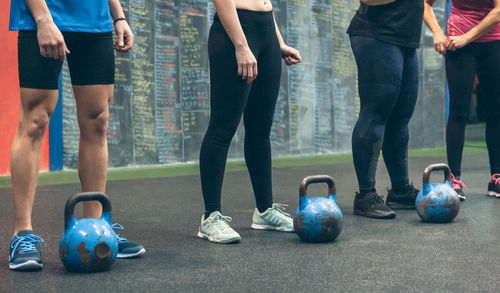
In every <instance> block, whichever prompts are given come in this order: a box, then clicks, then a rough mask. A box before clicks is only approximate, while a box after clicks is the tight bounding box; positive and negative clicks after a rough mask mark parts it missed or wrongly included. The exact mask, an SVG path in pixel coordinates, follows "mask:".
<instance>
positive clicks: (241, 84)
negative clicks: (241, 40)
mask: <svg viewBox="0 0 500 293" xmlns="http://www.w3.org/2000/svg"><path fill="white" fill-rule="evenodd" d="M238 17H239V19H240V23H241V26H242V27H243V31H244V33H245V36H246V39H247V42H248V45H249V47H250V49H251V50H252V53H253V54H254V56H255V58H256V59H257V66H258V76H257V78H256V79H255V80H254V81H253V83H251V84H248V83H247V81H246V80H242V79H241V77H240V76H238V74H237V73H238V65H237V62H236V56H235V48H234V46H233V43H232V42H231V40H230V39H229V37H228V35H227V34H226V32H225V30H224V28H223V27H222V25H221V23H220V20H219V19H218V17H217V15H216V16H215V18H214V23H213V25H212V27H211V28H210V34H209V38H208V54H209V58H210V124H209V125H208V129H207V132H206V134H205V138H204V139H203V143H202V146H201V151H200V175H201V187H202V192H203V199H204V201H205V213H206V214H209V213H211V212H214V211H220V210H221V203H220V202H221V189H222V180H223V178H224V169H225V166H226V160H227V151H228V148H229V145H230V143H231V139H232V138H233V136H234V133H235V132H236V129H237V128H238V124H239V122H240V120H241V116H242V115H243V121H244V125H245V161H246V164H247V168H248V171H249V173H250V179H251V181H252V186H253V191H254V194H255V201H256V203H257V208H258V209H259V210H260V211H261V212H262V211H265V210H266V209H267V208H269V207H271V206H272V202H273V199H272V197H273V196H272V184H271V144H270V140H269V135H270V132H271V125H272V123H273V115H274V109H275V106H276V100H277V97H278V91H279V85H280V75H281V56H280V55H281V53H280V47H279V42H278V39H277V36H276V30H275V27H274V19H273V15H272V12H257V11H249V10H240V9H238Z"/></svg>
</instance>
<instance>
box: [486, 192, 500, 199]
mask: <svg viewBox="0 0 500 293" xmlns="http://www.w3.org/2000/svg"><path fill="white" fill-rule="evenodd" d="M488 196H491V197H497V198H500V193H496V192H494V191H488Z"/></svg>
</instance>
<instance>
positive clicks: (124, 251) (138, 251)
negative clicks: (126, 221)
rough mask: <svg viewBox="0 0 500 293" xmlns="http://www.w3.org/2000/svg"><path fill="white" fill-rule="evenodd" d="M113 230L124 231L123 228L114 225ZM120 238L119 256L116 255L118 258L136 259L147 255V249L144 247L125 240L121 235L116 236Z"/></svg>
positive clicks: (116, 224)
mask: <svg viewBox="0 0 500 293" xmlns="http://www.w3.org/2000/svg"><path fill="white" fill-rule="evenodd" d="M111 228H113V229H116V230H123V229H124V228H123V226H122V225H120V224H118V223H114V224H113V225H112V226H111ZM116 236H117V237H118V254H117V255H116V258H134V257H140V256H142V255H144V254H145V253H146V249H145V248H144V246H142V245H140V244H137V243H133V242H130V241H128V240H127V238H123V237H121V236H120V234H116Z"/></svg>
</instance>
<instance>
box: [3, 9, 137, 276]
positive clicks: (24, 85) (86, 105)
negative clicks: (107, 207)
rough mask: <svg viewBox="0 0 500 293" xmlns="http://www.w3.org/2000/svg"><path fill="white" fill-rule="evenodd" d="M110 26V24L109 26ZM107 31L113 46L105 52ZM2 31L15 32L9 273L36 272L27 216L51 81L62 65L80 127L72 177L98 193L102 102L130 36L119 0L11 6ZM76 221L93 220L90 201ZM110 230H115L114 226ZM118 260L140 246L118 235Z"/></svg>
mask: <svg viewBox="0 0 500 293" xmlns="http://www.w3.org/2000/svg"><path fill="white" fill-rule="evenodd" d="M112 19H113V21H112ZM113 25H114V31H115V32H116V34H117V39H118V40H117V42H116V43H115V44H114V45H113V35H112V31H113ZM9 29H10V30H13V31H19V33H18V66H19V85H20V88H21V89H20V92H21V102H20V115H19V124H18V128H17V131H16V134H15V137H14V140H13V142H12V150H11V158H10V160H11V174H12V193H13V201H14V217H15V218H14V236H13V237H12V240H11V245H10V255H9V267H10V269H12V270H36V269H41V268H42V267H43V264H42V258H41V251H42V247H41V243H42V242H43V240H42V238H41V237H39V236H38V235H36V234H35V232H34V231H33V226H32V219H31V213H32V208H33V202H34V199H35V189H36V185H37V178H38V169H39V164H40V147H41V142H42V139H43V137H44V134H45V132H46V130H47V127H48V125H49V120H50V116H51V114H52V112H53V111H54V109H55V107H56V104H57V99H58V79H59V73H60V71H61V67H62V64H63V61H64V59H66V58H67V60H68V65H69V70H70V75H71V83H72V85H73V92H74V94H75V101H76V108H77V119H78V125H79V127H80V141H79V154H78V175H79V177H80V182H81V190H82V191H83V192H85V191H100V192H104V191H105V189H106V174H107V167H108V148H107V141H106V131H107V125H108V103H109V101H110V99H111V97H112V96H113V84H114V72H115V63H114V52H113V48H114V49H115V50H116V51H118V52H127V51H129V50H130V48H131V47H132V44H133V41H134V36H133V34H132V31H131V30H130V28H129V26H128V24H127V21H126V19H125V17H124V14H123V11H122V8H121V5H120V2H119V0H109V1H104V0H86V1H60V0H11V10H10V25H9ZM83 216H84V217H86V218H88V217H95V218H98V217H100V216H101V206H100V204H99V203H98V202H85V203H84V204H83ZM114 227H115V228H117V229H123V227H121V226H120V225H119V224H118V225H114ZM118 241H119V252H118V255H117V257H118V258H126V257H135V256H140V255H142V254H144V253H145V249H144V247H142V246H141V245H139V244H135V243H133V242H129V241H128V240H126V239H125V238H123V237H120V236H118Z"/></svg>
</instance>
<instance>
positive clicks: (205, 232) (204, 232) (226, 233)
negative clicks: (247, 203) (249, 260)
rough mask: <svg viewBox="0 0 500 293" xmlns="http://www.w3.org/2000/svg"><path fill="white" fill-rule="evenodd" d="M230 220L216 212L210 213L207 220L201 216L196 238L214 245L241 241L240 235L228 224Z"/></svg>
mask: <svg viewBox="0 0 500 293" xmlns="http://www.w3.org/2000/svg"><path fill="white" fill-rule="evenodd" d="M231 220H232V219H231V218H230V217H226V216H223V215H222V214H221V213H220V212H218V211H216V212H213V213H211V214H210V216H208V218H207V219H205V215H202V216H201V224H200V228H199V229H198V237H200V238H204V239H208V241H211V242H215V243H234V242H239V241H240V240H241V236H240V234H238V233H237V232H236V231H234V230H233V228H231V227H230V226H229V224H228V223H229V222H231Z"/></svg>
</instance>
